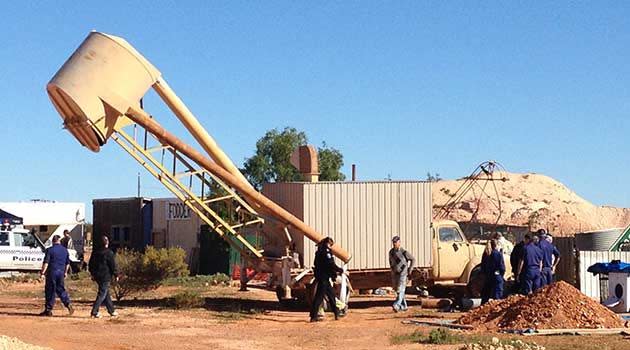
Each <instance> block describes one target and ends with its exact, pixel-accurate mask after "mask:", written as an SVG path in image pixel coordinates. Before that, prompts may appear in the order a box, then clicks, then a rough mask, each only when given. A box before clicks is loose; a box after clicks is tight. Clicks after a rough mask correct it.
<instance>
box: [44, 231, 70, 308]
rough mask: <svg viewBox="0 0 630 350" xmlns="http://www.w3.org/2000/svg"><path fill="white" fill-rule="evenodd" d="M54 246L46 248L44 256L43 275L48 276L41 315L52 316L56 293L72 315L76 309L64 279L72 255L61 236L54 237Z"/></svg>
mask: <svg viewBox="0 0 630 350" xmlns="http://www.w3.org/2000/svg"><path fill="white" fill-rule="evenodd" d="M52 244H53V245H52V246H51V247H50V248H48V249H46V255H45V256H44V264H43V265H42V271H41V275H42V277H44V276H45V277H46V287H45V294H46V306H45V310H44V311H43V312H42V313H41V314H40V316H52V310H53V307H54V306H55V294H56V295H57V296H58V297H59V298H60V299H61V302H62V303H63V305H64V306H65V307H66V308H68V313H69V314H70V315H72V314H73V313H74V309H73V308H72V304H71V303H70V297H69V296H68V292H66V289H65V287H64V279H65V278H66V276H68V268H69V267H70V257H69V255H68V250H67V249H66V248H64V247H63V246H62V245H61V242H60V240H59V236H57V235H55V236H53V238H52Z"/></svg>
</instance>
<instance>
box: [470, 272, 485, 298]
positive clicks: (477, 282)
mask: <svg viewBox="0 0 630 350" xmlns="http://www.w3.org/2000/svg"><path fill="white" fill-rule="evenodd" d="M485 283H486V278H485V276H484V275H483V274H482V273H481V266H475V268H474V269H472V271H471V272H470V278H469V279H468V284H467V285H466V292H467V294H468V296H469V297H471V298H480V297H481V291H482V289H483V285H484V284H485Z"/></svg>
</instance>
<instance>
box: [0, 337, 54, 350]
mask: <svg viewBox="0 0 630 350" xmlns="http://www.w3.org/2000/svg"><path fill="white" fill-rule="evenodd" d="M0 350H52V349H51V348H42V347H41V346H37V345H31V344H26V343H24V342H23V341H20V340H19V339H17V338H10V337H7V336H4V335H0Z"/></svg>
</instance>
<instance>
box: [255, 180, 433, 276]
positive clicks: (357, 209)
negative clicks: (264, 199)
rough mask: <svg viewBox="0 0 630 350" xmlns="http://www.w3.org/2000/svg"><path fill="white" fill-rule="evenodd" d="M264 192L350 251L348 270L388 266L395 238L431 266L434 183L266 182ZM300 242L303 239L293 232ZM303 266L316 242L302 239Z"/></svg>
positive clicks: (309, 262) (308, 264)
mask: <svg viewBox="0 0 630 350" xmlns="http://www.w3.org/2000/svg"><path fill="white" fill-rule="evenodd" d="M263 193H264V194H265V195H267V196H268V197H269V198H270V199H272V200H274V201H275V202H276V203H278V204H279V205H281V206H283V207H284V208H285V209H287V210H288V211H290V212H291V213H293V214H294V215H296V216H297V217H298V218H300V219H302V220H303V221H304V222H305V223H306V224H308V225H310V226H311V227H313V228H314V229H316V230H317V231H319V232H320V233H322V234H323V235H324V236H331V237H333V238H334V239H335V241H336V242H337V243H338V244H340V245H341V246H342V247H343V248H345V249H346V250H347V251H349V252H350V254H351V255H352V260H351V261H350V264H349V268H350V269H386V268H389V260H388V255H387V253H388V251H389V249H390V248H391V238H392V236H394V235H398V236H400V237H401V239H402V245H403V247H404V248H405V249H407V250H408V251H409V252H410V253H412V254H413V255H414V256H415V257H416V260H417V261H416V265H417V266H431V231H430V225H431V184H430V183H428V182H420V181H408V182H407V181H406V182H397V181H383V182H314V183H274V184H266V185H265V188H264V190H263ZM294 239H296V240H297V241H299V237H297V236H295V235H294ZM301 241H302V243H303V247H302V249H299V248H298V250H299V251H301V252H302V253H303V254H302V257H303V262H304V266H306V267H311V266H312V265H313V257H314V254H315V249H316V247H315V243H314V242H311V241H310V240H308V239H307V238H304V237H302V238H301Z"/></svg>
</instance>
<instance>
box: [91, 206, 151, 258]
mask: <svg viewBox="0 0 630 350" xmlns="http://www.w3.org/2000/svg"><path fill="white" fill-rule="evenodd" d="M92 206H93V211H92V215H93V221H92V222H93V225H94V228H93V230H94V233H93V239H94V242H95V244H98V243H97V242H100V239H101V236H102V235H103V234H107V235H108V236H109V237H110V246H111V247H112V248H114V249H118V248H123V247H124V248H131V249H135V250H143V249H144V248H145V247H146V246H147V245H149V244H151V226H152V224H153V219H152V216H153V215H152V214H153V213H152V209H151V207H152V206H151V200H150V199H147V198H142V197H132V198H106V199H95V200H93V201H92Z"/></svg>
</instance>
